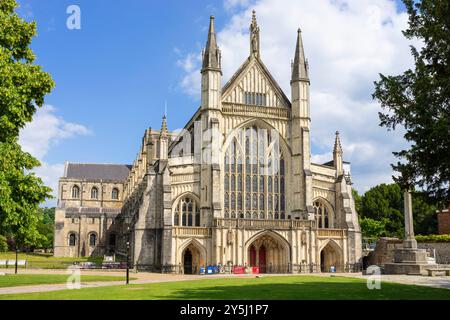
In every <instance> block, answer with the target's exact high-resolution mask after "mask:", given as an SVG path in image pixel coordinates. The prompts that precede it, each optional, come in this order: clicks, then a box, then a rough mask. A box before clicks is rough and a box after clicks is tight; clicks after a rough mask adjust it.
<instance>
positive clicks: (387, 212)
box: [360, 183, 404, 237]
mask: <svg viewBox="0 0 450 320" xmlns="http://www.w3.org/2000/svg"><path fill="white" fill-rule="evenodd" d="M360 215H361V217H362V218H371V219H373V220H376V221H384V222H385V234H384V235H386V236H391V237H403V233H404V230H403V225H404V214H403V194H402V192H401V189H400V186H399V185H398V184H384V183H382V184H380V185H378V186H375V187H373V188H371V189H370V190H368V191H367V192H366V193H365V194H364V196H363V197H362V199H361V213H360Z"/></svg>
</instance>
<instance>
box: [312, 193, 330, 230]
mask: <svg viewBox="0 0 450 320" xmlns="http://www.w3.org/2000/svg"><path fill="white" fill-rule="evenodd" d="M314 215H315V220H316V227H317V228H320V229H321V228H333V226H332V221H330V212H329V210H328V208H327V206H326V205H325V203H324V202H323V201H321V200H316V201H314Z"/></svg>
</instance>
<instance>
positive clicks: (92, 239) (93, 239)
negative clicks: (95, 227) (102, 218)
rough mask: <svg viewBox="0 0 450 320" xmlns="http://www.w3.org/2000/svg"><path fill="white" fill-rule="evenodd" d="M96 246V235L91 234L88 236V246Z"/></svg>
mask: <svg viewBox="0 0 450 320" xmlns="http://www.w3.org/2000/svg"><path fill="white" fill-rule="evenodd" d="M96 244H97V235H96V234H95V233H91V234H90V235H89V245H90V246H91V247H93V246H95V245H96Z"/></svg>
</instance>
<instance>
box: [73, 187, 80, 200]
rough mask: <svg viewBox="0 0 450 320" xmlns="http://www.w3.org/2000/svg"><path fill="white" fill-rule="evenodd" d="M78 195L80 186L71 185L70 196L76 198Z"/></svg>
mask: <svg viewBox="0 0 450 320" xmlns="http://www.w3.org/2000/svg"><path fill="white" fill-rule="evenodd" d="M79 197H80V187H79V186H73V187H72V198H73V199H78V198H79Z"/></svg>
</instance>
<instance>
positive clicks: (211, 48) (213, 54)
mask: <svg viewBox="0 0 450 320" xmlns="http://www.w3.org/2000/svg"><path fill="white" fill-rule="evenodd" d="M220 60H221V54H220V50H219V47H218V46H217V41H216V31H215V30H214V16H211V17H210V20H209V31H208V40H207V41H206V47H205V50H204V51H203V65H202V71H201V72H203V71H206V70H215V71H221V63H220Z"/></svg>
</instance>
